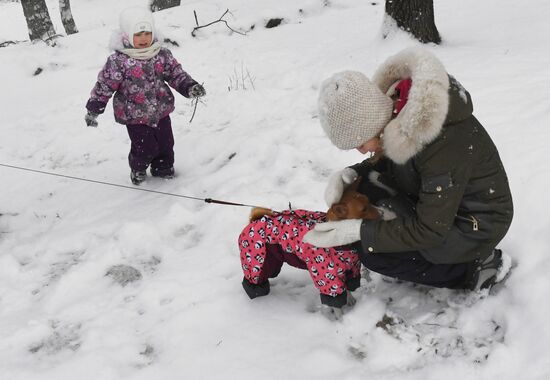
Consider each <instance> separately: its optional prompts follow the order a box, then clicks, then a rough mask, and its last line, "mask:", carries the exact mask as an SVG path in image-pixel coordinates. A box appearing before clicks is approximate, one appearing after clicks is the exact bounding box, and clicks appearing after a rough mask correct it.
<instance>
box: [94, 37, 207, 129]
mask: <svg viewBox="0 0 550 380" xmlns="http://www.w3.org/2000/svg"><path fill="white" fill-rule="evenodd" d="M196 83H197V82H196V81H195V80H194V79H193V78H192V77H191V76H190V75H189V74H188V73H186V72H185V71H184V70H183V69H182V67H181V65H180V64H179V62H178V61H177V60H176V59H175V58H174V56H173V55H172V53H171V52H170V50H169V49H167V48H164V47H163V48H161V49H160V51H159V53H158V54H157V55H156V56H154V57H152V58H149V59H145V60H142V59H135V58H131V57H129V56H128V55H126V54H124V53H121V52H120V51H115V52H114V53H113V54H111V55H110V56H109V58H108V59H107V63H105V66H104V67H103V69H102V70H101V71H100V72H99V75H98V77H97V82H96V84H95V86H94V88H93V89H92V92H91V94H90V99H89V100H88V103H87V104H86V108H87V109H88V111H90V112H92V113H95V114H101V113H103V112H104V111H105V107H106V105H107V103H108V102H109V99H110V98H111V96H113V94H114V99H113V109H114V113H115V120H116V121H117V122H118V123H120V124H124V125H131V124H145V125H148V126H151V127H156V126H157V124H158V122H159V120H160V119H162V118H164V117H166V116H168V115H169V114H170V113H171V112H172V111H174V95H173V94H172V91H171V90H170V88H169V87H168V85H170V87H172V88H174V89H176V90H177V91H178V92H179V93H180V94H182V95H183V96H185V97H189V89H190V88H191V87H192V86H193V85H195V84H196ZM167 84H168V85H167Z"/></svg>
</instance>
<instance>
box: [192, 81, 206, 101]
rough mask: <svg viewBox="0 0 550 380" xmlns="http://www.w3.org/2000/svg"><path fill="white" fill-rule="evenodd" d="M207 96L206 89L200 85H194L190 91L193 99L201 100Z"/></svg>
mask: <svg viewBox="0 0 550 380" xmlns="http://www.w3.org/2000/svg"><path fill="white" fill-rule="evenodd" d="M204 95H206V90H205V89H204V87H203V86H202V85H200V84H198V83H197V84H194V85H193V86H192V87H191V88H190V89H189V96H190V97H191V98H200V97H202V96H204Z"/></svg>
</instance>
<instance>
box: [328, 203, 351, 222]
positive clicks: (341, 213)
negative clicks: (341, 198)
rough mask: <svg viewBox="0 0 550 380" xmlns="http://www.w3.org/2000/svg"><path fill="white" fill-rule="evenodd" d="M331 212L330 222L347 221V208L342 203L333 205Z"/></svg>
mask: <svg viewBox="0 0 550 380" xmlns="http://www.w3.org/2000/svg"><path fill="white" fill-rule="evenodd" d="M330 210H332V215H333V216H332V220H334V221H336V220H342V219H347V216H348V206H347V205H345V204H344V203H336V204H333V205H332V207H331V208H330Z"/></svg>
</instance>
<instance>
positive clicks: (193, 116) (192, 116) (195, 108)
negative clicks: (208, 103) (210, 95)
mask: <svg viewBox="0 0 550 380" xmlns="http://www.w3.org/2000/svg"><path fill="white" fill-rule="evenodd" d="M193 101H194V102H195V107H194V108H193V115H191V119H189V124H191V123H192V122H193V119H194V118H195V112H197V105H198V104H199V98H195V99H193V100H192V101H191V103H193Z"/></svg>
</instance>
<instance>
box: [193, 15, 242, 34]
mask: <svg viewBox="0 0 550 380" xmlns="http://www.w3.org/2000/svg"><path fill="white" fill-rule="evenodd" d="M193 13H194V14H195V22H196V23H197V26H196V27H194V28H193V30H192V31H191V35H192V36H193V37H196V35H195V32H196V31H197V30H199V29H202V28H206V27H208V26H210V25H214V24H216V23H218V22H223V23H224V24H225V26H227V28H228V29H229V30H231V31H232V32H235V33H237V34H240V35H243V36H246V32H240V31H238V30H235V29H233V28H232V27H230V26H229V24H228V23H227V21H225V20H224V19H223V18H224V17H225V15H226V14H228V13H229V9H226V11H225V12H224V13H223V15H221V17H220V18H219V19H217V20H215V21H212V22H210V23H208V24H206V25H199V22H198V20H197V12H195V11H193Z"/></svg>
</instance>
